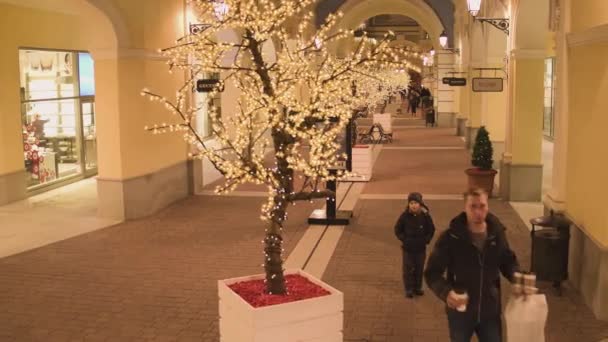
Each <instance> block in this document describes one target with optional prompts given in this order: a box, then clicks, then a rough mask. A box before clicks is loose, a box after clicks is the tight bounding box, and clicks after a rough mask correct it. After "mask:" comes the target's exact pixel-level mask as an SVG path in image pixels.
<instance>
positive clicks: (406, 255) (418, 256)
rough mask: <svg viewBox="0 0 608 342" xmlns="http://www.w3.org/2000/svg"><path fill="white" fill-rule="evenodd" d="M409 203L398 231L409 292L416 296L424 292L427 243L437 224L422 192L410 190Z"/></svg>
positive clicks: (404, 279)
mask: <svg viewBox="0 0 608 342" xmlns="http://www.w3.org/2000/svg"><path fill="white" fill-rule="evenodd" d="M407 203H408V204H407V208H406V209H405V211H404V212H403V213H402V214H401V216H399V219H398V220H397V223H396V224H395V235H396V236H397V238H398V239H399V240H400V241H401V243H402V250H403V266H402V269H403V284H404V286H405V295H406V297H408V298H413V297H414V295H417V296H422V295H424V291H422V274H423V271H424V261H425V259H426V245H427V244H428V243H429V242H430V241H431V239H432V238H433V235H434V234H435V225H434V224H433V219H432V218H431V214H430V212H429V210H428V207H427V206H426V205H425V204H424V202H423V201H422V195H421V194H420V193H418V192H412V193H411V194H409V195H408V197H407Z"/></svg>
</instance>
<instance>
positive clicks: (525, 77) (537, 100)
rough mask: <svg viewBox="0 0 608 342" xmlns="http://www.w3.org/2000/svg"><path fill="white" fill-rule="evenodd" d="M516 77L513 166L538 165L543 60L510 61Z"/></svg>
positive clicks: (540, 142) (539, 155)
mask: <svg viewBox="0 0 608 342" xmlns="http://www.w3.org/2000/svg"><path fill="white" fill-rule="evenodd" d="M511 63H512V64H513V66H514V69H513V70H515V73H516V74H515V76H514V77H513V79H510V80H509V82H514V94H513V98H512V101H513V103H512V104H511V105H512V108H513V119H512V125H513V126H512V137H511V139H512V153H513V164H532V165H538V164H540V163H541V145H542V136H543V135H542V129H543V116H542V113H543V96H544V88H543V78H544V65H545V64H544V63H545V61H544V59H541V58H531V59H521V58H520V59H515V58H513V59H512V60H511Z"/></svg>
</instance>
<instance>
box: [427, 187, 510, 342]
mask: <svg viewBox="0 0 608 342" xmlns="http://www.w3.org/2000/svg"><path fill="white" fill-rule="evenodd" d="M518 269H519V264H518V262H517V258H516V256H515V253H513V251H512V250H511V248H510V247H509V243H508V242H507V238H506V235H505V227H504V226H503V225H502V223H501V222H500V221H499V220H498V218H497V217H496V216H494V215H492V214H490V213H488V195H487V193H486V192H485V191H483V190H470V191H468V192H467V193H465V211H464V212H463V213H461V214H460V215H458V216H456V217H455V218H454V219H453V220H452V221H451V222H450V226H449V228H448V229H447V230H446V231H445V232H443V233H442V234H441V236H440V237H439V239H438V240H437V242H436V244H435V248H434V249H433V252H432V253H431V256H430V257H429V262H428V264H427V269H426V272H425V274H424V276H425V279H426V283H427V285H428V286H429V288H431V289H432V290H433V292H434V293H435V294H436V295H437V296H438V297H439V298H440V299H441V300H443V301H445V302H446V304H447V308H446V311H447V315H448V322H449V328H450V338H451V341H452V342H465V341H466V342H469V341H470V340H471V337H472V336H473V333H476V334H477V337H478V339H479V341H480V342H499V341H501V319H500V315H501V305H500V288H499V286H500V273H502V274H503V276H505V277H506V278H507V279H509V281H512V280H513V273H514V272H515V271H516V270H518ZM446 271H447V272H446ZM444 273H447V274H446V275H444ZM461 293H466V295H467V296H464V295H459V294H461ZM465 297H468V298H465Z"/></svg>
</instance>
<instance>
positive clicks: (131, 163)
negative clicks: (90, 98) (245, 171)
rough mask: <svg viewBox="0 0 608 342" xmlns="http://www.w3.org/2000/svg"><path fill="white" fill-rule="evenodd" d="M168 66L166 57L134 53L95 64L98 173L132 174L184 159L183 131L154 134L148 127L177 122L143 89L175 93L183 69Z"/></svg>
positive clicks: (110, 175) (112, 176) (112, 175)
mask: <svg viewBox="0 0 608 342" xmlns="http://www.w3.org/2000/svg"><path fill="white" fill-rule="evenodd" d="M167 71H168V70H167V66H166V65H165V63H164V61H151V60H144V59H142V58H136V57H133V58H123V59H121V60H119V61H115V60H102V61H100V62H99V63H97V64H96V73H97V74H98V76H97V81H98V84H99V89H98V90H97V107H98V109H97V112H98V116H100V118H99V119H98V125H99V129H98V140H99V144H98V150H99V151H98V152H99V160H100V162H99V176H100V178H104V179H128V178H132V177H137V176H141V175H145V174H147V173H151V172H154V171H156V170H159V169H162V168H164V167H167V166H171V165H173V164H175V163H177V162H179V161H183V160H185V158H186V153H187V150H186V145H185V143H184V142H183V140H182V138H181V135H180V134H176V133H173V134H164V135H153V134H151V133H150V132H147V131H145V130H144V126H146V125H148V126H152V125H153V124H162V123H178V121H177V120H176V119H177V118H176V117H174V116H172V115H171V113H170V112H169V111H168V110H167V109H166V108H165V107H164V106H163V105H161V104H160V103H158V102H151V101H149V100H148V99H147V98H144V97H142V96H140V95H139V93H140V91H141V89H143V88H146V87H148V88H150V90H153V91H154V92H157V93H158V94H161V95H165V96H166V97H167V98H168V99H174V97H175V95H174V94H175V91H176V90H177V89H178V88H179V87H180V85H181V82H182V80H183V74H182V73H180V72H176V73H174V74H170V73H168V72H167ZM116 84H119V85H120V87H119V89H116ZM101 115H104V117H103V118H102V117H101Z"/></svg>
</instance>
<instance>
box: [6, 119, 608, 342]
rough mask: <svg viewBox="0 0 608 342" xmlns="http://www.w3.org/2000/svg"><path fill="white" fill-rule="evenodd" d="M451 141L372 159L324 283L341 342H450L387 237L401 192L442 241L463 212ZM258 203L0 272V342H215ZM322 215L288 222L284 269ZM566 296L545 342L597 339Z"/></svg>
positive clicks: (582, 310) (58, 248) (71, 242)
mask: <svg viewBox="0 0 608 342" xmlns="http://www.w3.org/2000/svg"><path fill="white" fill-rule="evenodd" d="M453 134H454V132H453V130H448V129H438V128H429V129H424V128H404V129H403V130H401V129H398V130H396V131H395V138H396V143H395V144H393V145H390V144H389V145H386V146H384V147H385V148H383V149H382V150H380V155H379V157H378V160H377V164H376V166H375V168H374V178H373V180H372V182H370V183H368V184H367V185H366V186H365V189H364V191H363V194H362V195H361V198H360V199H359V200H358V202H357V204H356V206H355V220H354V222H353V224H352V225H350V226H348V227H347V228H345V230H344V233H343V234H342V235H341V237H340V240H339V242H338V244H337V248H336V250H335V252H334V253H333V257H332V258H331V260H330V262H329V265H328V267H327V269H326V270H325V272H324V275H323V279H324V280H326V281H327V282H329V283H330V284H332V285H334V286H336V287H337V288H339V289H340V290H342V291H343V292H344V293H345V322H344V324H345V338H346V340H345V341H357V339H358V341H360V342H363V341H379V342H380V341H383V342H386V341H399V342H403V341H446V340H447V337H446V336H447V332H446V322H445V318H444V314H443V309H442V305H441V303H440V302H439V301H438V300H437V299H436V298H434V296H433V295H432V294H427V295H425V296H424V297H422V298H417V299H416V300H407V299H406V298H405V297H404V296H403V291H402V288H403V286H402V284H401V277H400V267H401V257H400V253H401V252H400V248H399V245H398V243H397V241H396V239H395V238H394V237H393V235H392V234H393V233H392V225H393V223H394V221H395V220H396V218H397V216H398V214H399V213H400V211H401V210H403V207H404V205H405V203H404V198H405V194H406V193H407V192H409V191H412V190H421V191H422V192H423V193H424V194H425V196H426V198H427V199H429V200H428V202H429V205H430V206H431V209H432V211H433V215H434V218H435V221H436V223H437V227H438V228H439V229H442V228H444V227H445V226H446V224H447V222H448V220H449V219H450V217H451V216H453V215H455V214H456V213H457V212H458V211H459V210H460V209H461V206H462V202H461V200H460V199H458V196H457V194H459V193H460V192H462V187H463V186H464V184H465V183H464V178H463V177H461V172H462V168H463V167H464V166H466V164H467V163H468V162H467V159H466V155H465V154H464V152H463V150H462V149H461V148H462V141H461V140H460V141H459V140H458V138H455V137H453ZM425 139H427V140H425ZM433 142H435V143H437V144H435V145H433ZM439 142H440V143H439ZM426 146H431V147H433V148H425V147H426ZM438 146H439V147H446V148H444V149H439V150H438V149H437V147H438ZM394 147H399V149H394ZM410 147H415V148H416V149H409V148H410ZM395 166H397V167H395ZM438 178H439V179H438ZM251 190H253V189H251ZM444 197H445V198H448V199H443V198H444ZM362 198H365V199H362ZM396 198H397V199H396ZM433 198H437V199H433ZM450 198H453V199H450ZM262 201H264V198H257V197H215V196H199V197H191V198H188V199H186V200H184V201H181V202H179V203H177V204H175V205H173V206H172V207H170V208H167V209H165V210H163V211H162V212H160V213H158V214H156V215H154V216H151V217H148V218H146V219H141V220H136V221H129V222H126V223H121V224H118V225H115V226H112V227H109V228H106V229H102V230H98V231H94V232H91V233H88V234H85V235H81V236H77V237H74V238H71V239H68V240H64V241H61V242H57V243H54V244H51V245H48V246H44V247H41V248H38V249H35V250H31V251H28V252H24V253H21V254H17V255H13V256H10V257H6V258H3V259H0V341H19V342H21V341H45V342H46V341H177V340H179V341H204V342H215V341H218V329H217V287H216V280H217V279H223V278H229V277H235V276H241V275H245V274H252V273H260V272H261V267H260V264H261V259H262V252H261V240H262V235H263V232H264V230H263V228H264V227H263V224H262V222H261V221H259V220H258V219H257V217H258V216H259V207H260V205H261V204H262ZM320 206H322V203H321V202H318V201H317V202H316V203H315V204H299V205H297V206H295V207H292V208H290V212H289V213H290V219H289V221H288V224H287V227H286V229H285V240H286V243H285V255H286V256H287V255H288V254H289V253H290V252H291V251H292V250H294V248H295V246H296V244H297V243H298V241H300V239H301V237H302V236H303V235H304V231H305V230H306V228H307V225H306V218H307V216H308V215H309V214H310V212H311V211H312V210H313V209H314V208H318V207H320ZM491 206H492V210H493V211H494V212H495V213H497V214H498V215H499V216H500V217H501V219H502V220H503V221H504V222H505V223H506V224H507V226H508V227H509V238H510V240H511V243H512V245H513V246H514V248H515V249H516V251H517V252H518V255H519V256H520V258H521V260H522V262H523V263H524V264H525V263H526V262H527V260H529V254H528V253H527V251H528V245H529V241H528V239H529V238H528V234H527V229H526V227H525V225H524V224H523V222H522V221H521V220H520V219H519V217H518V216H517V214H516V213H515V211H514V210H513V209H512V208H511V207H510V205H509V204H508V203H503V202H499V201H492V203H491ZM326 254H327V255H331V252H330V253H327V251H326ZM565 293H566V295H565V296H564V297H561V298H557V297H555V296H553V295H551V294H550V295H549V305H550V310H551V313H550V323H549V329H548V336H549V341H551V342H558V341H581V342H593V341H597V340H599V338H600V337H602V336H607V335H608V324H607V323H605V322H599V321H597V320H595V319H594V318H593V315H592V314H591V312H590V311H589V310H588V309H587V308H586V307H585V306H584V305H583V304H582V301H581V299H580V298H579V297H578V295H577V294H576V293H575V292H574V291H570V290H567V291H566V292H565Z"/></svg>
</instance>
